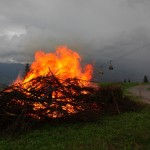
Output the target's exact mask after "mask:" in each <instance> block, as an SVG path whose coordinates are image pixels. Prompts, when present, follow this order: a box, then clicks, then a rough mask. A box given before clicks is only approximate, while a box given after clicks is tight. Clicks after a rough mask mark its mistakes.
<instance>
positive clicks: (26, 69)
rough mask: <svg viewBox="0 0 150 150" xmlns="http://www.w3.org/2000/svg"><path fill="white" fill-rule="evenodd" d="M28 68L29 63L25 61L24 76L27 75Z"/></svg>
mask: <svg viewBox="0 0 150 150" xmlns="http://www.w3.org/2000/svg"><path fill="white" fill-rule="evenodd" d="M29 70H30V65H29V64H28V63H27V64H26V65H25V69H24V77H25V76H26V75H27V73H28V72H29Z"/></svg>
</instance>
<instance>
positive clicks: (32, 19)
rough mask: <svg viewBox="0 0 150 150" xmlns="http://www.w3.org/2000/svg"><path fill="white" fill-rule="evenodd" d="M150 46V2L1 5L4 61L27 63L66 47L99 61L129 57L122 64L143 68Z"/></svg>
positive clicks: (27, 0)
mask: <svg viewBox="0 0 150 150" xmlns="http://www.w3.org/2000/svg"><path fill="white" fill-rule="evenodd" d="M148 43H150V2H149V0H113V1H112V0H92V1H91V0H80V1H75V0H55V1H49V0H42V1H37V0H13V1H10V0H1V1H0V61H2V62H5V61H14V62H17V61H18V62H28V61H31V60H32V59H33V55H34V52H35V50H37V49H44V50H45V51H54V49H55V48H56V47H57V46H59V45H64V44H65V45H68V46H69V47H70V48H72V49H75V50H76V51H78V52H79V53H80V54H81V55H82V56H83V57H85V58H87V59H91V60H94V61H96V60H97V61H103V62H105V61H109V60H110V59H112V60H113V59H116V58H119V57H120V56H124V58H121V59H118V60H117V61H118V63H121V61H122V59H125V60H126V61H129V60H130V62H132V61H133V60H135V61H137V62H139V61H141V62H142V63H144V61H146V62H147V61H148V60H149V56H150V47H149V46H147V47H145V45H147V44H148ZM139 48H140V50H138V49H139ZM136 49H137V51H136ZM133 50H135V52H134V53H132V51H133ZM130 51H131V54H130ZM124 63H125V62H124ZM139 63H140V62H139Z"/></svg>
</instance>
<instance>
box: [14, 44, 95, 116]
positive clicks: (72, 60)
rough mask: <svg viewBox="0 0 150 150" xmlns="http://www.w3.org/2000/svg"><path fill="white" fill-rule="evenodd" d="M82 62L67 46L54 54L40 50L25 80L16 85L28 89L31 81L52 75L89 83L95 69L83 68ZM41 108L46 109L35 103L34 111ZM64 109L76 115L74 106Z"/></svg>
mask: <svg viewBox="0 0 150 150" xmlns="http://www.w3.org/2000/svg"><path fill="white" fill-rule="evenodd" d="M80 62H81V57H80V55H79V54H78V53H77V52H74V51H72V50H71V49H69V48H67V47H66V46H61V47H58V48H57V49H56V51H55V52H54V53H45V52H43V51H42V50H39V51H37V52H36V53H35V60H34V62H33V63H32V64H31V66H30V70H29V72H28V73H27V75H26V76H25V78H24V79H22V80H21V79H20V78H18V79H16V81H15V82H14V83H17V84H18V83H21V84H22V86H23V88H26V89H28V88H29V87H31V84H32V82H29V81H32V79H35V78H37V77H40V76H48V75H51V73H53V74H54V75H55V76H59V79H63V80H65V79H68V78H77V79H80V80H81V81H89V80H90V79H91V78H92V73H93V67H92V65H90V64H87V65H86V66H85V67H84V68H82V67H81V64H80ZM81 84H82V85H84V86H88V85H89V82H82V83H81ZM52 97H55V95H52ZM41 108H44V106H43V105H40V104H37V103H34V110H38V109H41ZM62 109H64V110H67V111H68V112H69V113H75V112H74V109H73V106H71V105H70V104H66V106H63V107H62ZM52 117H53V118H54V117H57V113H56V114H52Z"/></svg>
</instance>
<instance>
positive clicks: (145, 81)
mask: <svg viewBox="0 0 150 150" xmlns="http://www.w3.org/2000/svg"><path fill="white" fill-rule="evenodd" d="M143 82H144V83H147V82H149V81H148V78H147V76H146V75H145V76H144V79H143Z"/></svg>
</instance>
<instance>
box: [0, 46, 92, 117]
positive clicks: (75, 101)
mask: <svg viewBox="0 0 150 150" xmlns="http://www.w3.org/2000/svg"><path fill="white" fill-rule="evenodd" d="M80 61H81V57H80V56H79V54H78V53H76V52H74V51H72V50H70V49H68V48H67V47H65V46H63V47H59V48H58V49H57V50H56V52H55V53H47V54H46V53H45V52H43V51H37V52H36V53H35V61H34V62H33V63H32V64H31V66H30V70H29V72H28V73H27V75H26V76H25V77H24V79H21V78H20V77H19V78H17V80H16V81H15V82H14V83H13V84H12V85H11V86H9V87H8V88H6V89H4V90H3V91H1V93H0V108H2V109H1V110H0V112H1V114H3V115H4V116H9V118H10V117H18V116H20V115H21V116H23V117H24V118H28V117H29V118H34V119H45V118H58V117H64V116H67V115H71V114H75V113H78V112H81V111H84V110H85V109H86V108H87V104H86V101H87V100H88V98H89V95H92V93H93V91H94V88H92V87H91V86H90V82H89V81H90V79H91V78H92V72H93V67H92V65H90V64H88V65H86V66H85V68H84V69H82V67H81V64H80ZM18 114H19V115H18Z"/></svg>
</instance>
